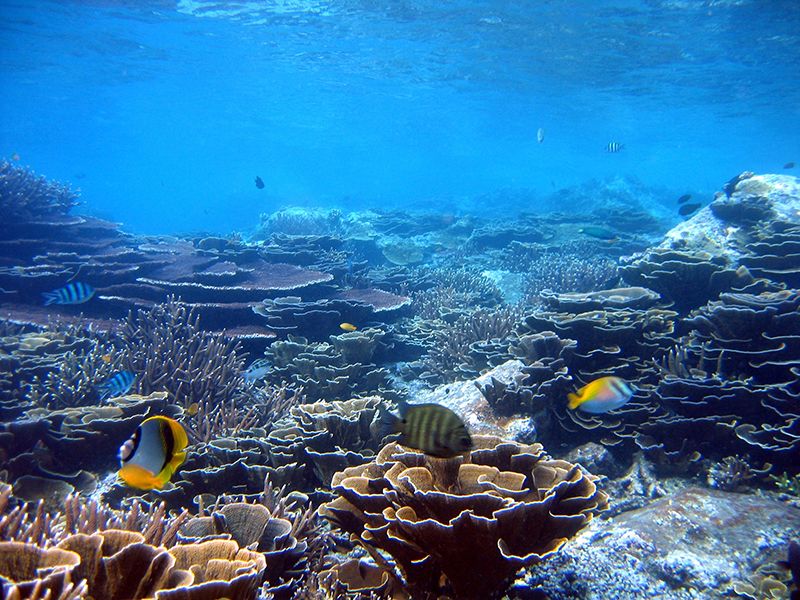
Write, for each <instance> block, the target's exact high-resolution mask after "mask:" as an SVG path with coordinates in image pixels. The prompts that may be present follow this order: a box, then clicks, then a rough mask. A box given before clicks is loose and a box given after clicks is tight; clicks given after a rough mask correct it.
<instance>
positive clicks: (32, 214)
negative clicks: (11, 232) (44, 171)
mask: <svg viewBox="0 0 800 600" xmlns="http://www.w3.org/2000/svg"><path fill="white" fill-rule="evenodd" d="M77 198H78V194H76V193H75V192H73V191H72V190H71V189H70V188H69V186H66V185H63V184H60V183H55V182H52V181H48V180H47V179H46V178H44V177H41V176H37V175H36V174H34V173H33V172H32V171H30V170H28V169H23V168H20V167H16V166H14V165H12V164H11V163H10V162H8V161H7V160H3V161H0V214H2V215H3V221H2V222H3V225H2V226H0V230H1V229H5V228H6V227H12V226H13V225H15V224H16V223H17V222H20V221H22V222H25V221H36V220H38V219H47V218H53V217H60V216H64V215H66V214H67V213H68V212H69V210H70V209H71V208H72V207H73V206H75V205H76V204H77Z"/></svg>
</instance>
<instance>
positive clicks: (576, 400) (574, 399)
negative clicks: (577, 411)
mask: <svg viewBox="0 0 800 600" xmlns="http://www.w3.org/2000/svg"><path fill="white" fill-rule="evenodd" d="M567 400H568V401H569V402H567V406H568V407H569V408H573V409H574V408H578V407H579V406H580V405H581V397H580V396H578V394H567Z"/></svg>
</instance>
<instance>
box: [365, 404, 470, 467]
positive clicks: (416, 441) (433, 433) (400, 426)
mask: <svg viewBox="0 0 800 600" xmlns="http://www.w3.org/2000/svg"><path fill="white" fill-rule="evenodd" d="M378 431H379V435H380V437H381V439H383V437H385V436H387V435H390V434H392V433H399V434H400V439H399V440H398V441H399V443H400V444H401V445H403V446H408V447H409V448H416V449H417V450H421V451H422V452H424V453H425V454H429V455H431V456H436V457H439V458H452V457H454V456H458V455H459V454H464V453H465V452H469V451H470V450H471V449H472V438H471V437H470V435H469V431H467V426H466V425H464V421H462V420H461V417H459V416H458V415H457V414H456V413H454V412H453V411H452V410H450V409H449V408H447V407H446V406H442V405H441V404H432V403H431V404H407V403H405V402H401V403H400V416H399V417H398V416H397V415H395V414H392V413H390V412H389V411H388V410H386V408H385V407H382V412H381V415H380V421H379V424H378Z"/></svg>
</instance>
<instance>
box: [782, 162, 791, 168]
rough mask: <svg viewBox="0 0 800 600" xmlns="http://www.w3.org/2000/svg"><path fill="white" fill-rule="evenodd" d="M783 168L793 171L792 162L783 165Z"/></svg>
mask: <svg viewBox="0 0 800 600" xmlns="http://www.w3.org/2000/svg"><path fill="white" fill-rule="evenodd" d="M783 168H784V169H794V163H793V162H788V163H786V164H785V165H783Z"/></svg>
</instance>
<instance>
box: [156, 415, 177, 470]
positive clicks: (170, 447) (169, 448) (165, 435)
mask: <svg viewBox="0 0 800 600" xmlns="http://www.w3.org/2000/svg"><path fill="white" fill-rule="evenodd" d="M159 424H160V425H161V440H162V442H163V443H164V464H163V465H161V468H160V469H159V470H158V473H160V472H161V471H163V470H164V468H165V467H166V466H167V465H168V464H169V461H171V460H172V457H173V456H174V455H175V434H174V433H172V427H170V426H169V423H167V422H166V421H159ZM158 473H156V475H158Z"/></svg>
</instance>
